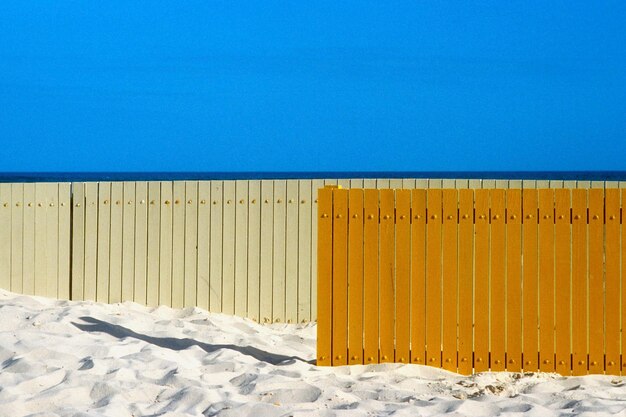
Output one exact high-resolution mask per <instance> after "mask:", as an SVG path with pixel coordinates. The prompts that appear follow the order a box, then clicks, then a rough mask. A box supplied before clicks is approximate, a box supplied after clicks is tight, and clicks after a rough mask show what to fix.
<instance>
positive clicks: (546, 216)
mask: <svg viewBox="0 0 626 417" xmlns="http://www.w3.org/2000/svg"><path fill="white" fill-rule="evenodd" d="M538 193H539V360H540V361H539V369H540V370H541V371H543V372H554V369H555V368H554V354H555V349H554V190H553V189H545V188H544V189H540V190H539V191H538Z"/></svg>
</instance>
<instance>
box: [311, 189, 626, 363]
mask: <svg viewBox="0 0 626 417" xmlns="http://www.w3.org/2000/svg"><path fill="white" fill-rule="evenodd" d="M622 201H626V190H624V191H623V190H620V189H606V190H603V189H589V190H586V189H524V190H519V189H507V190H504V189H491V190H486V189H480V190H471V189H460V190H457V189H428V190H426V189H414V190H374V189H349V190H348V189H337V188H325V189H321V190H320V191H319V206H318V215H319V218H318V348H317V355H318V356H317V363H318V365H346V364H370V363H380V362H402V363H414V364H426V365H431V366H435V367H441V368H444V369H447V370H450V371H453V372H459V373H462V374H471V373H473V372H482V371H488V370H491V371H504V370H507V371H514V372H520V371H524V372H534V371H542V372H558V373H560V374H562V375H584V374H588V373H589V374H602V373H606V374H611V375H620V374H621V373H622V372H623V373H624V374H626V352H624V349H625V348H626V332H622V326H624V325H626V315H625V313H626V309H622V308H621V302H622V300H625V301H626V282H624V284H622V271H623V270H625V269H626V268H625V267H626V229H625V230H623V231H622V204H621V202H622Z"/></svg>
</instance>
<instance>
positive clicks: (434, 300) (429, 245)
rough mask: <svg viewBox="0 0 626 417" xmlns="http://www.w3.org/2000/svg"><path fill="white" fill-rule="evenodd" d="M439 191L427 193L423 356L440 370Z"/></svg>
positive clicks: (434, 190)
mask: <svg viewBox="0 0 626 417" xmlns="http://www.w3.org/2000/svg"><path fill="white" fill-rule="evenodd" d="M441 198H442V195H441V190H440V189H433V188H431V189H429V190H428V192H427V208H428V210H427V214H428V219H427V223H426V356H427V357H428V363H427V364H428V365H431V366H436V367H441Z"/></svg>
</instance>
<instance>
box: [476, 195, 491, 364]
mask: <svg viewBox="0 0 626 417" xmlns="http://www.w3.org/2000/svg"><path fill="white" fill-rule="evenodd" d="M474 198H475V203H474V212H475V215H474V216H475V226H474V231H475V233H474V251H475V252H474V253H475V267H474V370H475V371H476V372H484V371H487V370H489V191H488V190H483V189H480V190H476V191H475V194H474Z"/></svg>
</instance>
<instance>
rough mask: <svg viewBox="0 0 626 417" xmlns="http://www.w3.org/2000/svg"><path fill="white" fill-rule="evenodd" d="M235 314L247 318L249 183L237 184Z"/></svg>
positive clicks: (240, 181) (242, 181) (240, 182)
mask: <svg viewBox="0 0 626 417" xmlns="http://www.w3.org/2000/svg"><path fill="white" fill-rule="evenodd" d="M235 193H236V197H235V201H236V202H237V204H236V209H235V236H236V239H235V314H236V315H238V316H240V317H246V315H247V304H248V205H249V201H248V181H244V180H239V181H236V182H235Z"/></svg>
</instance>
